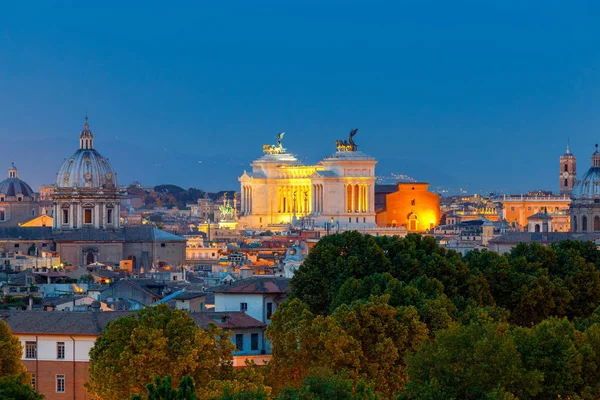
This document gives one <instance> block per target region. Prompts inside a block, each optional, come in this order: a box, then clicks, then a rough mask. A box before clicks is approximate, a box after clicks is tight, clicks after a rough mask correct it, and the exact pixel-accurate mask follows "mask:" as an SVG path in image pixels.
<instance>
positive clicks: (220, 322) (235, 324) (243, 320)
mask: <svg viewBox="0 0 600 400" xmlns="http://www.w3.org/2000/svg"><path fill="white" fill-rule="evenodd" d="M190 317H191V318H192V319H193V320H194V321H195V322H196V325H198V326H199V327H200V328H202V329H206V328H208V325H209V324H210V323H214V324H215V325H217V326H218V327H220V328H223V329H246V328H247V329H249V328H264V327H266V326H267V325H266V324H265V323H263V322H260V321H258V320H256V319H254V318H252V317H251V316H249V315H248V314H246V313H245V312H243V311H227V312H199V313H190Z"/></svg>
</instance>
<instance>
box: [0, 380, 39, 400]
mask: <svg viewBox="0 0 600 400" xmlns="http://www.w3.org/2000/svg"><path fill="white" fill-rule="evenodd" d="M27 379H29V377H28V376H27V375H6V376H0V399H2V400H42V399H43V398H44V396H42V395H41V394H39V393H38V392H36V391H35V390H34V389H33V388H32V387H31V385H30V384H29V383H24V381H26V380H27Z"/></svg>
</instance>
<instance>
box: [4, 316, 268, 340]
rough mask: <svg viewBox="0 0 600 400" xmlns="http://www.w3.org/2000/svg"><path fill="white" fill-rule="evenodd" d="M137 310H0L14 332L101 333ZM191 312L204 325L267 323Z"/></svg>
mask: <svg viewBox="0 0 600 400" xmlns="http://www.w3.org/2000/svg"><path fill="white" fill-rule="evenodd" d="M132 314H133V315H135V314H136V312H135V311H104V312H93V311H80V312H78V311H0V320H4V321H6V323H7V324H8V325H9V326H10V329H11V331H12V332H13V333H15V334H22V335H83V336H99V335H100V334H101V333H102V331H103V330H104V328H106V326H107V325H108V323H109V322H111V321H114V320H115V319H117V318H120V317H124V316H127V315H132ZM189 316H190V317H191V318H192V319H193V320H194V322H196V325H198V326H199V327H200V328H202V329H206V328H208V326H209V324H210V323H214V324H215V325H216V326H218V327H220V328H224V329H251V328H264V327H266V324H264V323H262V322H260V321H258V320H256V319H254V318H252V317H251V316H249V315H247V314H246V313H244V312H242V311H228V312H211V311H206V312H197V313H190V314H189Z"/></svg>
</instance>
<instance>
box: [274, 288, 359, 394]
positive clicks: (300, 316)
mask: <svg viewBox="0 0 600 400" xmlns="http://www.w3.org/2000/svg"><path fill="white" fill-rule="evenodd" d="M266 337H267V338H268V339H269V340H270V341H271V345H272V359H271V362H270V363H269V366H268V375H269V383H270V385H271V386H272V387H273V389H274V390H275V392H278V391H279V390H281V389H282V388H283V387H291V388H298V387H299V385H300V383H301V382H302V380H303V379H304V378H305V377H306V376H308V375H309V374H310V373H311V371H314V370H316V369H319V370H325V369H328V370H331V371H346V372H347V373H348V374H350V375H352V374H354V375H355V374H356V372H357V371H358V368H359V352H360V348H359V344H358V343H357V341H356V340H355V339H353V338H352V337H350V336H349V335H348V334H347V333H346V332H345V331H344V330H343V329H342V327H341V326H340V325H339V323H337V321H335V320H334V319H332V318H331V317H324V316H315V315H314V314H313V313H312V312H311V311H310V310H309V308H308V306H307V305H306V304H304V303H302V302H301V301H299V300H298V299H294V300H292V301H288V302H285V303H283V304H282V305H281V306H280V307H279V308H278V309H277V312H276V313H275V314H273V318H272V320H271V325H269V327H268V328H267V332H266ZM282 376H285V380H282V379H281V377H282Z"/></svg>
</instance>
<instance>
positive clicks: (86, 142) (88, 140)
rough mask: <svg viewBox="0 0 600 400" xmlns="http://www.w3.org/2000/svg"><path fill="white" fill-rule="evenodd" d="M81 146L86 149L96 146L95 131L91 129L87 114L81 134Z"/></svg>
mask: <svg viewBox="0 0 600 400" xmlns="http://www.w3.org/2000/svg"><path fill="white" fill-rule="evenodd" d="M79 148H80V149H85V150H91V149H93V148H94V133H93V132H92V131H91V130H90V126H89V124H88V117H87V115H86V116H85V123H84V124H83V130H82V131H81V133H80V134H79Z"/></svg>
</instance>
